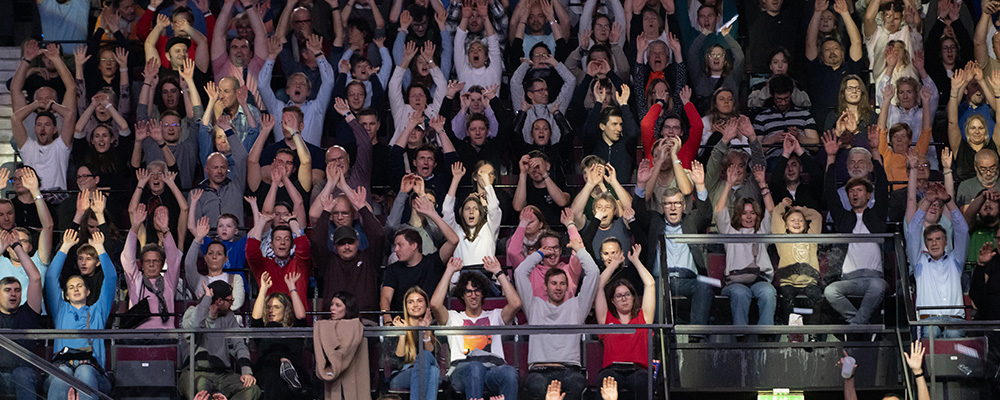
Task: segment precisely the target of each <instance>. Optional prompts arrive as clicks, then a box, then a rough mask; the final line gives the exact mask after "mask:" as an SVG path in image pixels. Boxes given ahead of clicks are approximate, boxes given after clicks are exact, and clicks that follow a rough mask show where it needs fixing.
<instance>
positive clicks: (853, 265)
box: [823, 133, 889, 324]
mask: <svg viewBox="0 0 1000 400" xmlns="http://www.w3.org/2000/svg"><path fill="white" fill-rule="evenodd" d="M823 146H824V147H825V148H826V154H828V155H827V157H826V179H825V182H824V185H823V186H824V192H825V193H826V196H825V197H826V198H827V199H835V198H837V197H838V195H837V178H836V175H837V174H836V169H835V168H834V167H833V165H834V164H835V163H836V160H837V158H836V156H834V155H830V154H836V152H837V141H836V138H834V137H833V135H832V134H830V133H827V134H826V135H824V137H823ZM872 164H873V167H874V168H873V171H874V173H875V184H874V185H872V183H871V182H869V181H868V178H866V177H860V178H851V180H849V181H847V184H846V185H845V186H844V189H845V190H846V191H847V198H848V201H849V203H850V209H848V208H846V207H844V206H843V205H841V204H840V203H838V202H836V201H834V202H829V204H828V206H829V208H830V217H831V218H832V219H833V224H834V228H833V231H834V232H837V233H855V234H866V233H885V232H886V218H887V216H888V213H889V182H888V179H887V178H886V175H885V168H883V167H882V163H881V157H880V156H879V154H878V153H877V152H873V153H872ZM873 194H874V196H875V206H874V207H871V208H869V207H868V201H869V200H870V199H871V197H872V195H873ZM888 288H889V284H888V283H886V281H885V279H883V278H882V248H881V246H879V244H878V243H851V244H850V245H848V247H847V254H846V256H845V259H844V266H843V269H842V279H841V280H840V281H837V282H834V283H831V284H830V285H828V286H827V287H826V290H825V293H824V295H825V296H826V300H827V301H828V302H830V305H831V306H832V307H833V309H835V310H837V312H838V313H840V315H841V317H843V318H844V319H845V320H847V322H849V323H851V324H867V323H868V320H869V318H871V316H872V314H873V313H875V312H876V311H877V309H878V307H879V306H880V305H881V303H882V299H883V296H884V295H885V291H886V290H887V289H888ZM848 295H856V296H857V295H863V296H864V300H862V301H861V307H860V308H856V307H854V305H853V304H851V302H850V300H848V299H847V296H848Z"/></svg>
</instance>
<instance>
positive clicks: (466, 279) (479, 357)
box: [430, 256, 521, 399]
mask: <svg viewBox="0 0 1000 400" xmlns="http://www.w3.org/2000/svg"><path fill="white" fill-rule="evenodd" d="M482 262H483V268H484V269H485V270H486V272H487V273H489V274H493V275H494V276H496V280H497V282H500V287H501V288H502V289H503V294H504V300H506V303H505V304H504V305H503V307H496V308H493V309H490V310H484V309H483V300H484V295H483V292H484V291H486V290H492V286H493V284H492V283H491V282H490V281H489V280H488V279H487V278H486V277H485V276H484V275H483V273H482V272H479V271H467V272H462V264H463V263H462V260H461V259H459V258H454V257H452V258H451V259H450V260H449V261H448V266H447V269H445V272H444V276H442V278H441V281H440V282H438V285H437V289H435V290H434V295H433V296H431V301H430V309H431V312H433V313H434V319H435V320H437V323H438V325H443V326H454V327H463V326H501V325H511V324H513V323H514V317H516V316H517V311H518V310H520V309H521V297H520V296H518V293H517V290H516V289H514V283H513V282H511V280H510V278H509V277H508V276H507V274H506V273H504V271H503V268H502V267H501V265H500V262H499V261H497V259H496V257H492V256H488V257H485V258H483V260H482ZM456 273H461V275H459V277H458V282H457V283H456V284H455V288H454V289H452V290H451V297H452V298H454V299H458V300H459V301H460V302H461V303H462V305H463V306H464V307H465V310H462V311H457V310H449V309H448V308H447V307H445V298H446V297H448V292H449V290H448V287H449V283H450V282H451V276H452V275H454V274H456ZM502 339H503V338H502V337H501V335H499V334H494V335H488V334H485V332H484V334H482V335H476V334H471V335H448V346H449V347H450V348H451V365H452V367H451V368H449V369H448V376H450V377H451V385H452V388H453V389H455V390H457V391H459V392H462V393H464V394H465V399H477V398H478V399H482V398H484V395H485V393H490V394H498V395H500V396H503V397H504V398H509V399H515V398H516V397H517V369H515V368H514V367H513V366H510V365H507V364H506V361H505V360H504V351H503V342H502Z"/></svg>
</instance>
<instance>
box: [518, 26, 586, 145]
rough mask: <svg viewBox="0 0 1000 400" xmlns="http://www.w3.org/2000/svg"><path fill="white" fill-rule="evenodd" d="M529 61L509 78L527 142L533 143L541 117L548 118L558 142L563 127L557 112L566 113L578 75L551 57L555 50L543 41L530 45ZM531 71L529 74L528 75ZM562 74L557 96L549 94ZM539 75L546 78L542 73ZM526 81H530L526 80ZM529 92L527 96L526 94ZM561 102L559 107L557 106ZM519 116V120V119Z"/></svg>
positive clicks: (552, 139)
mask: <svg viewBox="0 0 1000 400" xmlns="http://www.w3.org/2000/svg"><path fill="white" fill-rule="evenodd" d="M529 54H530V55H531V58H530V61H525V62H524V63H522V64H521V65H520V66H519V67H518V68H517V70H516V71H514V75H513V76H511V78H510V97H511V102H512V104H513V106H514V110H518V114H521V113H523V114H524V121H526V123H525V124H524V125H523V126H522V127H521V134H522V135H523V139H524V143H527V144H529V145H530V144H532V143H534V139H532V126H533V123H534V122H535V121H537V120H539V119H544V120H547V121H549V128H550V130H551V131H552V136H551V138H550V140H549V143H559V140H560V138H562V129H560V128H559V126H558V125H556V114H562V115H565V114H566V110H567V109H568V108H569V105H570V102H571V101H572V100H573V89H574V88H576V77H575V76H573V72H572V71H570V70H569V68H566V65H564V64H563V63H561V62H558V61H556V59H555V57H552V52H551V50H549V49H548V48H547V47H546V46H545V45H544V44H538V45H535V47H533V48H532V49H531V53H529ZM529 72H530V77H528V76H529ZM553 72H555V74H558V75H559V77H560V78H562V87H561V88H560V89H559V94H558V96H556V97H555V98H552V97H551V96H550V95H549V88H550V87H553V88H554V87H555V86H554V83H558V81H559V79H557V78H555V77H554V76H553V75H555V74H553ZM539 75H542V76H546V77H547V78H542V77H539ZM525 81H527V83H525ZM525 95H527V97H525ZM556 106H558V107H556ZM520 120H521V119H520V117H519V118H518V121H520Z"/></svg>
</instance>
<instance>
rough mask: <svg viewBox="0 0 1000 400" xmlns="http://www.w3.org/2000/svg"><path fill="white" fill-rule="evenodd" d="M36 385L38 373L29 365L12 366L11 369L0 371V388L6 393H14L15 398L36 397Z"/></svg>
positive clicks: (28, 399) (24, 399) (20, 399)
mask: <svg viewBox="0 0 1000 400" xmlns="http://www.w3.org/2000/svg"><path fill="white" fill-rule="evenodd" d="M9 357H12V356H9ZM37 386H38V373H37V372H35V370H34V369H32V368H31V367H28V366H23V367H14V369H11V370H5V371H0V390H2V391H4V392H6V393H11V392H13V393H15V394H16V395H17V400H35V399H37V398H38V397H37V394H35V388H36V387H37Z"/></svg>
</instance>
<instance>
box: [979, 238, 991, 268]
mask: <svg viewBox="0 0 1000 400" xmlns="http://www.w3.org/2000/svg"><path fill="white" fill-rule="evenodd" d="M994 248H995V247H994V244H993V242H987V243H983V246H982V247H980V248H979V258H978V261H979V265H986V263H988V262H990V260H992V259H993V249H994Z"/></svg>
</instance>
